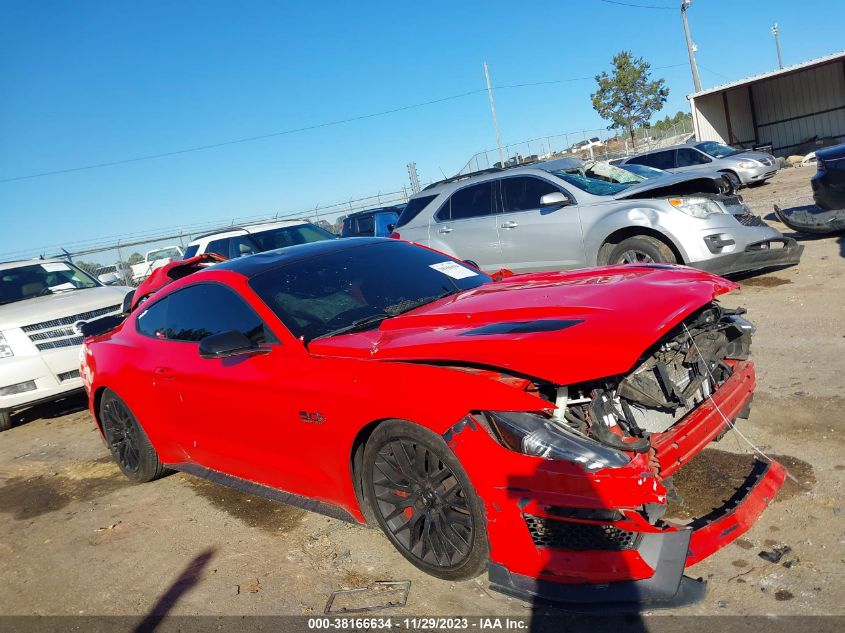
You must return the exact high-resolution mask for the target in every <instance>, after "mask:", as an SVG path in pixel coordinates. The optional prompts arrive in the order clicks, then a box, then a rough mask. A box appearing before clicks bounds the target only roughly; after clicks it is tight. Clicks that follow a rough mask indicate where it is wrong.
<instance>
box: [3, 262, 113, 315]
mask: <svg viewBox="0 0 845 633" xmlns="http://www.w3.org/2000/svg"><path fill="white" fill-rule="evenodd" d="M99 285H100V284H99V283H98V282H97V281H95V280H94V279H93V278H92V277H90V276H88V275H87V274H86V273H84V272H82V271H81V270H79V269H78V268H76V267H75V266H71V265H70V264H66V263H64V262H44V263H43V264H32V265H29V266H21V267H19V268H7V269H5V270H0V305H2V304H4V303H14V302H15V301H24V300H26V299H34V298H35V297H43V296H46V295H51V294H56V293H59V292H65V291H69V290H81V289H83V288H95V287H97V286H99Z"/></svg>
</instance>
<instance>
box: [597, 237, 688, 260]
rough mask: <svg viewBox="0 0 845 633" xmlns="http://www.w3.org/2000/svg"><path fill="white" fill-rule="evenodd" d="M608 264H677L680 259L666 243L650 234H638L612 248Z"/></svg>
mask: <svg viewBox="0 0 845 633" xmlns="http://www.w3.org/2000/svg"><path fill="white" fill-rule="evenodd" d="M607 263H608V264H651V263H663V264H677V263H678V259H677V258H676V257H675V254H674V253H673V252H672V249H671V248H669V247H668V246H667V245H666V244H664V243H663V242H661V241H660V240H658V239H657V238H655V237H651V236H650V235H636V236H634V237H629V238H628V239H625V240H622V241H621V242H619V244H617V245H616V246H614V247H613V248H612V249H611V250H610V255H609V256H608V258H607Z"/></svg>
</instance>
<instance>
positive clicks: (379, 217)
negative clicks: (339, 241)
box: [340, 207, 402, 237]
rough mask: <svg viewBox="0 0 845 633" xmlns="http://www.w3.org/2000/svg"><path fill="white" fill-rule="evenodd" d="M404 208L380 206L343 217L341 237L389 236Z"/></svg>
mask: <svg viewBox="0 0 845 633" xmlns="http://www.w3.org/2000/svg"><path fill="white" fill-rule="evenodd" d="M401 212H402V209H401V208H399V207H379V208H377V209H367V210H366V211H358V212H357V213H350V214H349V215H347V216H346V217H345V218H343V226H342V227H341V230H340V236H341V237H387V236H388V235H390V232H391V231H392V230H393V226H394V225H395V224H396V220H398V219H399V214H400V213H401Z"/></svg>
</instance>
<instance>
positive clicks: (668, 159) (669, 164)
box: [644, 149, 675, 169]
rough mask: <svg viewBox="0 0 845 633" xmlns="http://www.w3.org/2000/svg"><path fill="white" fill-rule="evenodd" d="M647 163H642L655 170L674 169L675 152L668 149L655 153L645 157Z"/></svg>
mask: <svg viewBox="0 0 845 633" xmlns="http://www.w3.org/2000/svg"><path fill="white" fill-rule="evenodd" d="M647 158H648V159H649V162H647V163H644V164H645V165H649V166H650V167H656V168H657V169H675V150H673V149H670V150H667V151H665V152H655V153H654V154H649V155H648V156H647Z"/></svg>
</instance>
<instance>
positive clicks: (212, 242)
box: [185, 220, 337, 259]
mask: <svg viewBox="0 0 845 633" xmlns="http://www.w3.org/2000/svg"><path fill="white" fill-rule="evenodd" d="M336 237H337V236H336V235H334V234H332V233H329V232H328V231H326V230H324V229H321V228H320V227H319V226H316V225H314V224H311V223H310V222H306V221H305V220H286V221H284V222H268V223H264V224H252V225H250V226H233V227H230V228H226V229H223V230H220V231H215V232H214V233H207V234H205V235H200V236H199V237H198V238H196V239H195V240H194V241H192V242H191V243H190V244H188V248H186V249H185V259H188V258H189V257H194V256H195V255H202V254H203V253H217V254H218V255H222V256H223V257H225V258H227V259H235V258H237V257H244V256H245V255H252V254H254V253H263V252H264V251H272V250H275V249H277V248H285V247H286V246H295V245H296V244H308V243H309V242H321V241H323V240H332V239H334V238H336Z"/></svg>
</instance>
